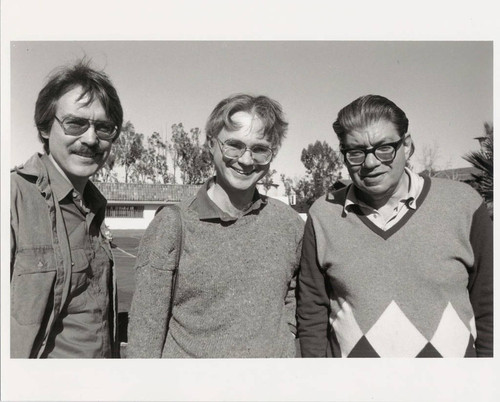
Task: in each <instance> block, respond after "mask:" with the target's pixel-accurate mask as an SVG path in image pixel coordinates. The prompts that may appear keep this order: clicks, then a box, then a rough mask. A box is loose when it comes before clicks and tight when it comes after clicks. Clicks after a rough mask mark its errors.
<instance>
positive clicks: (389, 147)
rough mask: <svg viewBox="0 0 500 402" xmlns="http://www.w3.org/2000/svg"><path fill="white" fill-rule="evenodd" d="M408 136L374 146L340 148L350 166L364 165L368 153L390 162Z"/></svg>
mask: <svg viewBox="0 0 500 402" xmlns="http://www.w3.org/2000/svg"><path fill="white" fill-rule="evenodd" d="M405 138H406V136H403V137H401V139H400V140H399V141H396V142H389V143H387V144H380V145H377V146H376V147H372V148H366V149H363V148H359V149H342V148H341V149H340V152H341V153H342V155H344V160H345V161H346V162H347V163H348V164H349V165H350V166H359V165H362V164H363V163H364V161H365V159H366V156H367V155H368V154H373V155H375V158H377V159H378V160H379V161H380V162H382V163H389V162H392V161H393V160H394V158H395V157H396V152H397V151H398V149H399V147H400V146H401V144H402V143H403V141H404V140H405Z"/></svg>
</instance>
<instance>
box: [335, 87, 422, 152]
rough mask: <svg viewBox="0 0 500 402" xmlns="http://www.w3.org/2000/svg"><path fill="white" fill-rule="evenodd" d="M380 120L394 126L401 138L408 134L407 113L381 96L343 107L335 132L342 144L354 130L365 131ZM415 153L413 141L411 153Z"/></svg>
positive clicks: (364, 98)
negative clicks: (346, 136) (364, 129)
mask: <svg viewBox="0 0 500 402" xmlns="http://www.w3.org/2000/svg"><path fill="white" fill-rule="evenodd" d="M379 120H387V121H389V122H391V123H392V124H394V126H395V127H396V130H397V131H398V133H399V136H400V137H403V136H404V135H405V134H406V133H407V132H408V125H409V121H408V118H407V117H406V114H405V112H404V111H403V110H402V109H401V108H400V107H399V106H397V105H396V104H395V103H394V102H392V101H391V100H389V99H387V98H385V97H383V96H380V95H365V96H361V97H359V98H358V99H356V100H355V101H353V102H351V103H349V104H348V105H347V106H345V107H343V108H342V109H341V110H340V111H339V113H338V115H337V120H335V122H334V123H333V130H334V131H335V133H336V134H337V137H338V139H339V141H340V143H341V144H342V141H343V139H344V138H345V135H346V134H347V133H349V132H351V131H353V130H359V129H363V128H365V127H367V126H369V125H371V124H373V123H376V122H378V121H379ZM414 151H415V146H414V145H413V141H412V143H411V153H410V155H412V154H413V152H414Z"/></svg>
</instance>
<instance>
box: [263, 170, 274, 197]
mask: <svg viewBox="0 0 500 402" xmlns="http://www.w3.org/2000/svg"><path fill="white" fill-rule="evenodd" d="M276 173H277V172H276V170H275V169H272V170H268V171H267V173H266V175H265V176H264V177H263V178H262V179H261V180H260V182H261V183H262V187H264V190H265V191H266V195H267V192H268V191H269V190H270V189H271V187H272V186H273V184H274V180H273V176H274V175H275V174H276Z"/></svg>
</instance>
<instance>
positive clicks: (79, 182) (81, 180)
mask: <svg viewBox="0 0 500 402" xmlns="http://www.w3.org/2000/svg"><path fill="white" fill-rule="evenodd" d="M48 156H49V159H50V160H51V161H52V163H53V164H54V166H55V167H56V169H57V170H58V171H59V173H61V175H62V177H64V178H65V179H66V180H67V181H68V182H69V183H71V185H72V186H73V187H74V189H75V190H76V191H78V192H79V193H80V194H82V195H83V190H85V186H86V185H87V182H88V181H89V178H88V177H68V175H67V174H66V173H65V172H64V170H62V168H61V166H59V164H58V163H57V162H56V160H55V159H54V157H53V156H52V155H51V154H49V155H48Z"/></svg>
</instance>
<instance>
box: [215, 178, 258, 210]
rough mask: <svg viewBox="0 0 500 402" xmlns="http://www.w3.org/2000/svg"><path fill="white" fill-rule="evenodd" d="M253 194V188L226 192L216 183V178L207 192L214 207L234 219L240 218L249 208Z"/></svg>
mask: <svg viewBox="0 0 500 402" xmlns="http://www.w3.org/2000/svg"><path fill="white" fill-rule="evenodd" d="M254 192H255V188H254V187H252V188H249V189H248V190H238V191H234V190H232V191H228V190H227V189H226V188H224V186H222V185H221V184H220V183H219V182H218V181H217V178H216V179H215V181H214V183H213V184H212V185H211V186H210V188H209V189H208V191H207V193H208V196H209V197H210V199H211V200H212V201H213V202H214V203H215V205H217V206H218V207H219V208H220V209H221V210H222V211H224V212H225V213H227V214H229V215H231V216H234V217H239V216H241V215H242V214H243V213H244V212H245V211H246V210H247V209H248V208H249V207H250V205H251V204H252V200H253V195H254Z"/></svg>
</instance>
